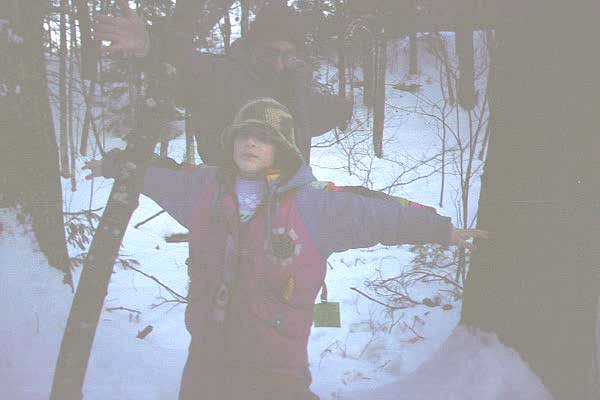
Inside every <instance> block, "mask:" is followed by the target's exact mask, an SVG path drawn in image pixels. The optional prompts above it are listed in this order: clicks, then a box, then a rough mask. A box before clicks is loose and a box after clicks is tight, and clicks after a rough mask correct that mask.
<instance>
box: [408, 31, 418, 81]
mask: <svg viewBox="0 0 600 400" xmlns="http://www.w3.org/2000/svg"><path fill="white" fill-rule="evenodd" d="M408 40H409V45H410V54H409V58H410V62H409V66H408V73H409V74H410V75H416V74H418V73H419V51H418V48H417V32H415V31H411V32H410V33H409V34H408Z"/></svg>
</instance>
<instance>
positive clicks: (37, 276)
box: [0, 209, 73, 400]
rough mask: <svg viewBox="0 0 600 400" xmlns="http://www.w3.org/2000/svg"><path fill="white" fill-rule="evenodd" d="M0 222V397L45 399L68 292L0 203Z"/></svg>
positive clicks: (26, 232) (29, 235)
mask: <svg viewBox="0 0 600 400" xmlns="http://www.w3.org/2000/svg"><path fill="white" fill-rule="evenodd" d="M0 223H1V226H2V230H1V234H0V266H1V267H0V304H2V306H3V310H2V314H1V315H2V316H1V317H0V387H1V388H2V393H3V394H2V397H3V398H5V399H11V400H19V399H26V400H33V399H47V398H48V395H49V393H50V387H51V385H52V377H53V373H54V366H55V364H56V358H57V356H58V350H59V348H60V342H61V340H62V334H63V331H64V328H65V325H66V320H67V316H68V312H69V309H70V307H71V301H72V299H73V293H72V291H71V288H70V287H69V286H68V285H65V284H63V282H62V279H63V276H62V273H61V272H60V271H58V270H56V269H54V268H50V267H49V266H48V262H47V260H46V257H45V256H44V255H43V254H42V253H41V252H40V251H39V249H38V246H37V242H36V239H35V237H34V236H33V234H32V233H31V232H30V231H29V230H28V229H27V228H26V227H25V226H24V225H22V224H20V223H19V222H18V221H17V217H16V213H15V211H14V210H9V209H0Z"/></svg>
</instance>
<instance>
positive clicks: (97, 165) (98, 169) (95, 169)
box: [81, 160, 102, 180]
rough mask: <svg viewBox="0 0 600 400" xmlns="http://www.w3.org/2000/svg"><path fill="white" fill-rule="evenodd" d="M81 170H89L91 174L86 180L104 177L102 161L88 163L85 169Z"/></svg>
mask: <svg viewBox="0 0 600 400" xmlns="http://www.w3.org/2000/svg"><path fill="white" fill-rule="evenodd" d="M81 169H89V170H90V174H89V175H87V176H86V177H85V179H87V180H90V179H92V178H95V177H98V176H102V160H91V161H86V163H85V164H84V166H83V168H81Z"/></svg>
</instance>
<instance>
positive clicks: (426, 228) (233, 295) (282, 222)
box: [104, 162, 452, 379]
mask: <svg viewBox="0 0 600 400" xmlns="http://www.w3.org/2000/svg"><path fill="white" fill-rule="evenodd" d="M105 164H107V163H106V162H105ZM108 164H110V163H108ZM106 167H110V166H109V165H107V166H106ZM110 169H111V168H105V169H104V170H105V171H108V170H110ZM105 175H107V177H110V176H111V175H112V173H111V172H109V173H106V172H105ZM230 182H231V178H229V179H227V178H226V177H225V174H224V173H223V170H221V169H219V168H218V167H197V168H194V169H191V170H183V169H180V170H172V169H168V168H158V167H149V168H148V169H147V170H146V173H145V176H144V180H143V190H142V192H143V193H144V194H145V195H147V196H149V197H150V198H152V199H153V200H154V201H156V202H157V203H158V204H159V205H160V206H161V207H163V208H164V209H165V210H166V211H167V212H168V213H169V214H170V215H172V216H173V217H174V218H175V219H176V220H177V221H178V222H180V223H181V224H182V225H184V226H186V227H187V228H188V229H189V231H190V253H191V264H190V267H189V270H188V273H189V278H190V285H189V293H188V299H189V303H188V306H187V309H186V326H187V329H188V330H189V332H190V334H191V336H192V343H193V344H194V346H196V348H197V350H198V351H199V352H200V353H201V354H202V355H203V358H204V359H205V360H206V362H207V365H211V364H213V363H218V365H223V363H224V364H225V365H235V366H243V367H249V368H263V369H266V370H272V371H277V372H284V373H290V374H293V375H297V376H301V377H304V378H307V377H308V378H309V377H310V374H309V371H308V357H307V343H308V338H309V335H310V330H311V325H312V321H313V315H312V312H313V304H314V301H315V298H316V296H317V294H318V291H319V289H320V288H321V286H322V284H323V281H324V279H325V274H326V263H327V257H328V256H329V255H330V254H331V253H333V252H338V251H344V250H347V249H351V248H361V247H370V246H373V245H375V244H378V243H382V244H385V245H400V244H405V243H413V244H416V243H441V244H448V243H449V240H450V236H451V230H452V224H451V223H450V219H449V218H446V217H442V216H439V215H437V214H435V213H432V212H431V211H429V210H425V209H422V208H413V207H406V206H403V205H402V204H400V203H398V202H393V201H388V200H382V199H379V198H374V197H371V196H364V195H360V194H356V193H352V192H349V191H344V190H339V191H338V190H336V191H331V185H325V184H323V183H322V182H318V181H316V179H315V177H314V176H313V174H312V172H311V169H310V167H309V166H307V165H303V166H302V167H301V168H300V169H299V170H298V171H297V172H296V174H295V175H294V176H293V177H292V178H291V179H290V180H288V181H287V182H286V183H284V184H280V183H278V182H277V181H274V182H270V183H269V191H268V196H267V198H266V199H265V200H264V201H263V203H262V204H261V205H260V206H259V208H258V209H257V210H256V212H255V214H254V216H253V217H252V219H251V220H250V221H248V222H246V223H241V222H240V219H239V215H238V210H237V204H236V203H237V200H236V199H237V197H236V194H235V193H234V192H233V190H232V188H233V185H232V184H231V183H230ZM309 379H310V378H309Z"/></svg>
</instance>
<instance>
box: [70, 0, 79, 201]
mask: <svg viewBox="0 0 600 400" xmlns="http://www.w3.org/2000/svg"><path fill="white" fill-rule="evenodd" d="M72 6H73V7H72V9H73V10H74V9H75V7H74V4H72ZM69 24H70V33H71V34H70V38H69V39H70V46H69V92H68V106H67V112H68V126H69V129H68V139H69V160H70V164H69V168H70V170H71V173H70V174H69V175H70V177H71V191H72V192H75V191H76V190H77V167H76V166H75V161H76V160H75V154H76V150H75V141H74V140H73V135H74V129H75V128H76V126H75V127H74V124H75V115H74V113H73V93H74V92H75V90H74V86H75V54H76V52H75V50H76V48H77V33H76V30H77V28H76V26H75V19H74V18H73V14H72V13H71V14H70V15H69ZM79 65H81V64H79Z"/></svg>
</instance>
